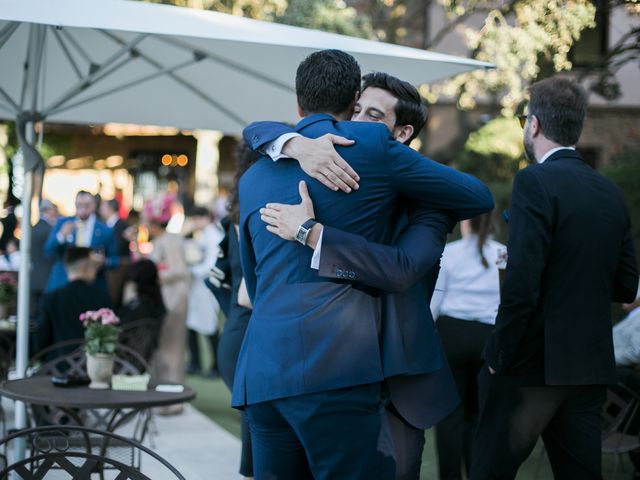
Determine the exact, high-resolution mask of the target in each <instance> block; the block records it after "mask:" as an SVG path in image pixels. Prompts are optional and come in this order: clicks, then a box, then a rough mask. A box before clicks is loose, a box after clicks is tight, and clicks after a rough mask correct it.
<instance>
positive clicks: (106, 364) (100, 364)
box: [87, 353, 113, 390]
mask: <svg viewBox="0 0 640 480" xmlns="http://www.w3.org/2000/svg"><path fill="white" fill-rule="evenodd" d="M87 375H88V376H89V378H90V379H91V383H90V384H89V388H96V389H102V390H104V389H107V388H109V384H110V383H111V377H112V375H113V354H109V353H96V354H95V355H87Z"/></svg>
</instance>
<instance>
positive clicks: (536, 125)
mask: <svg viewBox="0 0 640 480" xmlns="http://www.w3.org/2000/svg"><path fill="white" fill-rule="evenodd" d="M529 129H530V131H531V137H534V138H535V137H537V136H538V135H539V134H541V133H542V131H541V130H540V120H539V119H538V117H536V116H535V115H531V119H530V120H529Z"/></svg>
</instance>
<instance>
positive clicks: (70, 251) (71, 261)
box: [62, 246, 92, 267]
mask: <svg viewBox="0 0 640 480" xmlns="http://www.w3.org/2000/svg"><path fill="white" fill-rule="evenodd" d="M91 251H92V250H91V249H90V248H87V247H76V246H69V247H67V249H66V250H65V252H64V256H63V258H62V263H63V264H64V266H65V267H71V266H73V265H75V264H76V263H78V262H82V261H84V260H88V259H90V258H91Z"/></svg>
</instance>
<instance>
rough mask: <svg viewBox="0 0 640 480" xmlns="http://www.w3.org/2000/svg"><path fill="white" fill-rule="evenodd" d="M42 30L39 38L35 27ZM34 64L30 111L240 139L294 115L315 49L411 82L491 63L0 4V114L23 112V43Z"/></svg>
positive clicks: (191, 16)
mask: <svg viewBox="0 0 640 480" xmlns="http://www.w3.org/2000/svg"><path fill="white" fill-rule="evenodd" d="M35 24H38V25H42V26H43V28H42V29H40V31H39V32H38V33H37V34H36V33H34V31H33V28H32V26H33V25H35ZM30 42H31V43H32V44H34V46H35V47H37V48H36V53H37V54H38V55H41V57H36V58H35V60H36V61H39V62H40V64H39V65H34V64H33V60H32V61H31V62H32V65H30V68H38V69H39V71H38V73H37V74H36V75H34V79H35V81H36V82H37V92H36V93H37V100H36V105H35V109H36V110H37V112H38V113H39V114H40V115H41V116H42V117H43V118H46V119H47V120H48V121H55V122H63V123H107V122H122V123H139V124H152V125H161V126H175V127H179V128H185V129H195V128H202V129H216V130H221V131H223V132H224V133H227V134H238V133H240V132H241V130H242V128H243V127H244V126H245V125H246V124H247V123H248V122H251V121H253V120H264V119H279V120H285V121H295V119H296V117H295V108H294V107H295V91H294V77H295V71H296V68H297V66H298V64H299V63H300V61H301V60H302V59H303V58H304V57H305V56H307V55H308V54H309V53H311V52H312V51H315V50H318V49H320V48H336V49H340V50H344V51H347V52H349V53H351V54H353V55H354V56H355V57H356V58H357V60H358V61H359V63H360V64H361V67H362V72H363V73H367V72H370V71H384V72H388V73H390V74H392V75H396V76H398V77H400V78H402V79H404V80H407V81H409V82H411V83H414V84H420V83H425V82H431V81H434V80H439V79H442V78H445V77H449V76H452V75H455V74H458V73H461V72H464V71H468V70H470V69H475V68H483V67H490V66H491V65H489V64H486V63H482V62H477V61H473V60H469V59H464V58H459V57H454V56H450V55H444V54H439V53H433V52H428V51H424V50H418V49H413V48H408V47H402V46H398V45H391V44H386V43H381V42H374V41H369V40H363V39H358V38H353V37H347V36H344V35H337V34H331V33H325V32H320V31H315V30H308V29H303V28H297V27H291V26H287V25H279V24H274V23H268V22H261V21H257V20H251V19H247V18H242V17H235V16H231V15H226V14H222V13H216V12H209V11H202V10H194V9H186V8H178V7H172V6H167V5H156V4H149V3H144V2H132V1H118V0H99V1H97V0H0V65H2V75H1V76H0V118H11V119H13V118H16V116H17V115H18V114H19V113H20V112H22V111H24V110H30V109H31V108H32V107H31V106H30V105H27V103H26V102H28V101H30V99H29V98H28V94H27V93H25V89H26V85H25V82H26V75H25V62H26V56H27V46H28V45H29V43H30Z"/></svg>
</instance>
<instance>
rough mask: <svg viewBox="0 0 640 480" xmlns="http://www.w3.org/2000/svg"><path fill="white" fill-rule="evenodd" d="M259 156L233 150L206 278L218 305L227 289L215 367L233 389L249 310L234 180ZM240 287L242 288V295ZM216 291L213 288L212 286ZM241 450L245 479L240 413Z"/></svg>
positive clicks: (247, 466)
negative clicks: (216, 254) (220, 231)
mask: <svg viewBox="0 0 640 480" xmlns="http://www.w3.org/2000/svg"><path fill="white" fill-rule="evenodd" d="M258 157H259V155H258V154H256V153H254V152H252V151H251V150H250V149H249V148H248V147H247V146H246V145H245V144H244V143H243V144H241V145H240V146H239V147H238V150H237V151H236V160H237V167H238V168H237V171H236V176H235V178H234V187H233V189H232V191H231V192H230V194H229V207H228V208H229V215H228V217H226V218H225V219H223V221H222V225H223V226H224V228H225V232H226V238H225V240H223V241H222V242H221V246H222V248H221V257H220V258H219V259H218V261H217V263H216V268H215V269H214V270H213V272H212V276H211V277H210V280H211V282H212V283H213V284H214V286H215V287H217V292H219V293H218V295H220V296H221V297H220V302H219V303H220V304H221V305H224V304H225V303H226V302H225V300H224V296H225V295H226V292H225V287H226V288H228V289H230V294H231V295H230V298H229V301H228V305H229V310H228V312H225V314H226V317H227V321H226V322H225V325H224V330H223V331H222V335H221V336H220V342H219V345H218V361H217V364H218V370H219V371H220V376H221V377H222V379H223V380H224V383H225V384H226V385H227V387H228V388H229V390H231V389H232V388H233V377H234V375H235V370H236V362H237V360H238V354H239V353H240V346H241V345H242V340H243V339H244V334H245V332H246V330H247V325H248V324H249V318H250V317H251V310H250V308H247V305H246V304H245V305H244V306H243V305H242V304H241V302H240V300H239V297H242V296H244V297H247V298H248V295H246V287H244V280H243V278H242V266H241V265H240V243H239V240H238V239H239V236H238V224H239V223H240V199H239V197H238V182H239V181H240V177H241V176H242V174H243V173H244V172H245V171H246V170H247V169H248V168H249V167H250V166H251V165H253V163H254V162H255V161H256V160H257V159H258ZM241 290H244V295H242V293H241ZM214 291H216V289H214ZM241 428H242V453H241V457H240V472H239V473H240V474H241V475H243V476H244V477H245V478H251V477H253V455H252V451H251V434H250V432H249V425H248V423H247V419H246V416H245V414H244V413H242V424H241Z"/></svg>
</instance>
